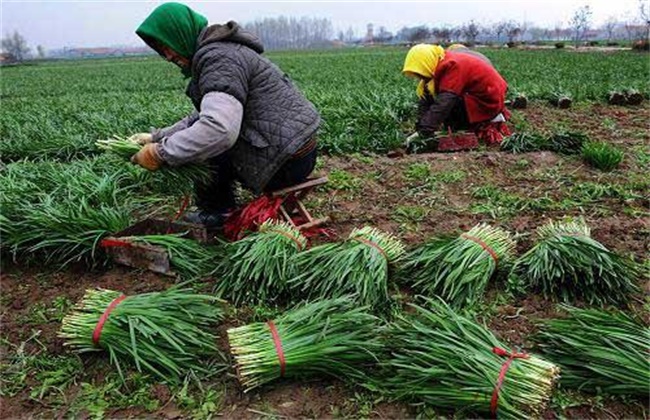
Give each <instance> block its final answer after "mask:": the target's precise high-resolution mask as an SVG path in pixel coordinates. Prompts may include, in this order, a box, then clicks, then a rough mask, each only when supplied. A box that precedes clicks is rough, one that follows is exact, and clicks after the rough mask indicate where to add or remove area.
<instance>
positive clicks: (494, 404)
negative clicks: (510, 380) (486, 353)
mask: <svg viewBox="0 0 650 420" xmlns="http://www.w3.org/2000/svg"><path fill="white" fill-rule="evenodd" d="M492 353H494V354H496V355H497V356H502V357H507V358H508V360H506V361H505V362H503V364H502V365H501V371H499V378H498V379H497V383H496V385H495V386H494V391H493V392H492V400H491V401H490V412H491V413H492V416H494V417H495V418H496V416H497V409H498V408H499V407H498V405H499V390H501V385H502V384H503V380H504V379H505V378H506V373H507V372H508V369H509V368H510V364H512V361H513V360H514V359H528V358H529V357H530V355H528V354H527V353H509V352H508V351H506V350H504V349H502V348H501V347H493V348H492Z"/></svg>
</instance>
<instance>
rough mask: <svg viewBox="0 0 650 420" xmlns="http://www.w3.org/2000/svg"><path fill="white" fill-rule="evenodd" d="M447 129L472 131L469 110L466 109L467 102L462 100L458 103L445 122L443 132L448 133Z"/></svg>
mask: <svg viewBox="0 0 650 420" xmlns="http://www.w3.org/2000/svg"><path fill="white" fill-rule="evenodd" d="M447 127H449V128H450V129H451V131H458V130H469V129H470V124H469V118H468V117H467V110H466V109H465V101H463V100H462V99H461V100H460V101H458V102H457V103H456V105H455V106H454V107H453V108H452V110H451V112H450V113H449V116H448V117H447V119H446V120H445V122H444V127H443V130H445V131H447Z"/></svg>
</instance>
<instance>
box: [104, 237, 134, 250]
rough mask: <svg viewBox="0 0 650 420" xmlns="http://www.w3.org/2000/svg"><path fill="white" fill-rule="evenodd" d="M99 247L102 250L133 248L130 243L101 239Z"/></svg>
mask: <svg viewBox="0 0 650 420" xmlns="http://www.w3.org/2000/svg"><path fill="white" fill-rule="evenodd" d="M99 246H101V247H102V248H116V247H118V248H119V247H122V248H128V247H131V246H133V244H132V243H131V242H126V241H120V240H119V239H102V240H101V242H99Z"/></svg>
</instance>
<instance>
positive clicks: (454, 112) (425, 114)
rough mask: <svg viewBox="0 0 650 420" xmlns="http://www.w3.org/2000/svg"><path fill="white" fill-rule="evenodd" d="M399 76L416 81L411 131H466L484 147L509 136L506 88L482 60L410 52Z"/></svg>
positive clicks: (436, 49)
mask: <svg viewBox="0 0 650 420" xmlns="http://www.w3.org/2000/svg"><path fill="white" fill-rule="evenodd" d="M402 72H403V73H404V74H405V75H406V76H409V77H414V78H417V79H419V80H420V83H419V84H418V87H417V95H418V97H419V98H420V102H419V107H418V122H417V124H416V128H417V131H418V132H419V133H420V135H422V136H433V134H434V132H435V131H438V130H441V129H442V130H443V131H447V130H448V129H449V130H467V129H469V130H472V131H474V133H475V134H476V135H477V137H478V138H479V140H481V141H483V142H485V143H486V144H488V145H493V144H499V143H501V140H502V139H503V136H505V135H509V134H510V132H509V130H508V128H507V126H506V124H505V122H506V121H507V120H508V118H509V117H510V113H509V112H508V111H507V110H506V108H505V97H506V90H507V89H508V84H507V83H506V81H505V80H504V79H503V77H501V75H500V74H499V73H498V72H497V71H496V69H495V68H494V67H493V66H492V64H491V63H490V60H488V59H487V58H486V57H485V56H483V55H482V54H480V53H477V52H475V51H471V50H469V49H467V48H464V47H462V46H461V47H456V48H453V49H450V50H447V51H445V50H444V49H443V48H442V47H440V46H438V45H431V44H418V45H416V46H414V47H413V48H411V49H410V50H409V52H408V54H407V55H406V59H405V61H404V69H403V70H402Z"/></svg>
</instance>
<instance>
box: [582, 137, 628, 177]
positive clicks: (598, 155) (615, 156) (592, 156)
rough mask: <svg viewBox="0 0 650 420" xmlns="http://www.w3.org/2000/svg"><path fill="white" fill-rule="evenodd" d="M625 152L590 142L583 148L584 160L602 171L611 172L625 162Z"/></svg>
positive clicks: (601, 143) (610, 146) (602, 143)
mask: <svg viewBox="0 0 650 420" xmlns="http://www.w3.org/2000/svg"><path fill="white" fill-rule="evenodd" d="M623 155H624V153H623V151H621V150H619V149H618V148H616V147H614V146H612V145H611V144H609V143H604V142H588V143H585V145H584V146H583V147H582V158H583V159H584V160H585V162H587V163H588V164H589V165H591V166H593V167H595V168H598V169H600V170H601V171H611V170H613V169H615V168H617V167H618V165H619V164H620V163H621V161H623Z"/></svg>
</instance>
